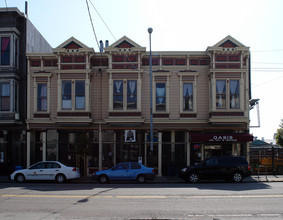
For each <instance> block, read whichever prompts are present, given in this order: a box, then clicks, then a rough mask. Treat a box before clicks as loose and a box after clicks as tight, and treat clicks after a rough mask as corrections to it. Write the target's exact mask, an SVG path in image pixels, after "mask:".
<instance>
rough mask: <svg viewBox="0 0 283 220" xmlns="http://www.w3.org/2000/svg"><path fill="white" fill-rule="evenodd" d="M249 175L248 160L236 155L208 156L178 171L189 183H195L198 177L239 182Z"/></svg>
mask: <svg viewBox="0 0 283 220" xmlns="http://www.w3.org/2000/svg"><path fill="white" fill-rule="evenodd" d="M250 175H251V172H250V165H249V164H248V161H247V160H246V159H245V158H244V157H236V156H215V157H209V158H206V159H204V160H203V161H202V162H200V163H199V164H196V165H194V166H188V167H186V168H183V169H182V170H181V172H180V173H179V176H180V177H181V178H182V179H184V180H186V181H187V182H191V183H196V182H198V181H199V179H224V180H227V181H233V182H237V183H239V182H241V181H242V180H243V178H245V177H247V176H250Z"/></svg>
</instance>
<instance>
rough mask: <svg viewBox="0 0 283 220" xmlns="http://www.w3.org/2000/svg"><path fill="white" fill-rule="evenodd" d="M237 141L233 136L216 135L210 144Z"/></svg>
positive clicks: (210, 140)
mask: <svg viewBox="0 0 283 220" xmlns="http://www.w3.org/2000/svg"><path fill="white" fill-rule="evenodd" d="M226 141H229V142H231V141H237V139H235V138H234V137H233V136H232V135H227V136H226V135H215V136H213V138H210V139H209V142H226Z"/></svg>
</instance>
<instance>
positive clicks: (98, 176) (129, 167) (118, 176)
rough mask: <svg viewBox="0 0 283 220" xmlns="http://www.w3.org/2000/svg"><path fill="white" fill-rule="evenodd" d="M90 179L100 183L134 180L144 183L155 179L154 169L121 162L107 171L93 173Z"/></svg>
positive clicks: (139, 164) (135, 163)
mask: <svg viewBox="0 0 283 220" xmlns="http://www.w3.org/2000/svg"><path fill="white" fill-rule="evenodd" d="M92 178H93V179H95V180H98V181H99V182H100V183H107V182H109V181H110V180H136V181H138V183H145V182H146V181H147V180H152V179H154V178H155V174H154V169H153V168H150V167H146V166H144V165H142V164H141V163H138V162H123V163H119V164H118V165H116V166H115V167H112V168H111V169H108V170H101V171H97V172H94V173H93V174H92Z"/></svg>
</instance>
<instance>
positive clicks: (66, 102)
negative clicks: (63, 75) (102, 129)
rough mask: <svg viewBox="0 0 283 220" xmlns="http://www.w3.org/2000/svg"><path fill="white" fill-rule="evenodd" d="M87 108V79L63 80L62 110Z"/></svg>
mask: <svg viewBox="0 0 283 220" xmlns="http://www.w3.org/2000/svg"><path fill="white" fill-rule="evenodd" d="M74 109H75V110H84V109H85V81H84V80H63V81H62V110H74Z"/></svg>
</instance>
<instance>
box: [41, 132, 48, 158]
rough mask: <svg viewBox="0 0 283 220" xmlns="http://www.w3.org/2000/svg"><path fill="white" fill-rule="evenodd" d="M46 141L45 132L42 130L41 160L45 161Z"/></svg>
mask: <svg viewBox="0 0 283 220" xmlns="http://www.w3.org/2000/svg"><path fill="white" fill-rule="evenodd" d="M46 142H47V132H46V131H43V132H42V160H43V161H46Z"/></svg>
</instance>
